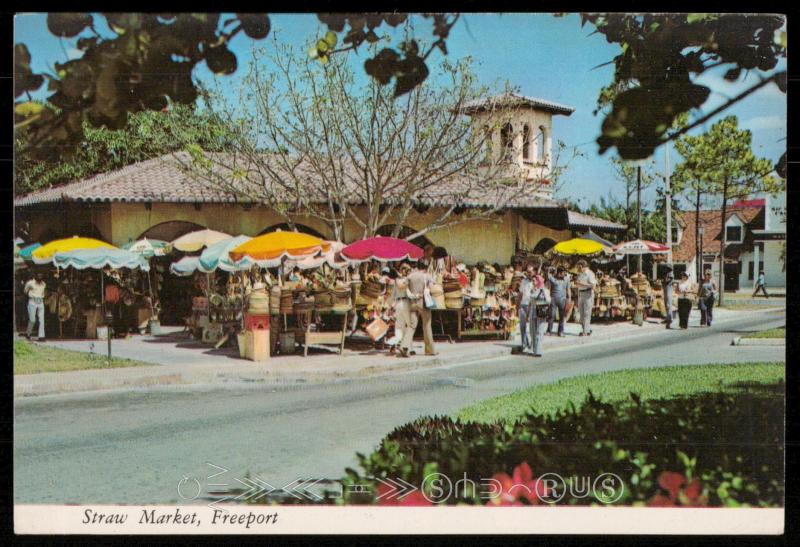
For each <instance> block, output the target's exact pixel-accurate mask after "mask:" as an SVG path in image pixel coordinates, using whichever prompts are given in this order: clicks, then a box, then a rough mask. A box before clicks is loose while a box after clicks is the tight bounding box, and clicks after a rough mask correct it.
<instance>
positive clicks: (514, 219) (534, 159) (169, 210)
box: [14, 94, 626, 263]
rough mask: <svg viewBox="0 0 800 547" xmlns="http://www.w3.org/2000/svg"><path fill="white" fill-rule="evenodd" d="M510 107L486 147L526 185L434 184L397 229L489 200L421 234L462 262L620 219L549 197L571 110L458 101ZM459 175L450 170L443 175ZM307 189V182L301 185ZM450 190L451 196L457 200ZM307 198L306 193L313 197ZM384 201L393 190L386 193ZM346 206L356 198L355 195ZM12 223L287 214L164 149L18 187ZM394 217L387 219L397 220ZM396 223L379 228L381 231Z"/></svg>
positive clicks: (212, 223) (270, 218) (47, 234)
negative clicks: (187, 166) (562, 121)
mask: <svg viewBox="0 0 800 547" xmlns="http://www.w3.org/2000/svg"><path fill="white" fill-rule="evenodd" d="M491 105H495V107H500V108H499V110H500V111H501V112H502V110H503V108H504V107H506V106H507V107H508V108H513V112H514V115H513V119H511V120H510V121H508V122H507V123H505V124H504V125H503V127H500V128H498V129H495V130H493V134H492V135H491V136H490V139H489V140H490V141H491V142H492V143H493V145H492V146H490V147H488V149H489V151H490V152H491V153H492V154H500V153H502V154H504V155H506V157H507V159H508V163H509V166H510V167H515V168H518V169H522V170H523V172H525V173H526V174H527V176H526V178H525V180H524V181H523V182H522V183H521V184H523V185H529V188H531V189H533V191H531V192H519V193H516V194H514V193H512V195H513V197H512V198H511V199H508V200H503V201H502V202H498V201H496V200H497V196H494V195H492V193H491V192H486V191H474V192H473V191H471V192H469V193H467V194H466V195H464V194H461V193H460V192H458V191H455V192H454V191H453V190H452V188H442V190H441V191H440V192H439V191H436V189H434V190H433V191H431V192H428V193H426V195H422V196H419V197H418V199H417V200H416V201H415V203H414V205H415V208H416V209H415V211H413V213H412V214H410V215H409V216H408V217H407V218H405V219H403V221H402V229H401V231H400V235H401V237H407V236H409V235H411V234H414V233H415V232H416V231H418V230H420V229H422V228H424V227H426V226H429V225H430V224H431V223H432V222H433V221H434V219H436V218H438V216H440V215H441V213H442V211H446V210H448V209H449V208H453V207H456V208H457V209H461V210H469V209H470V208H486V209H490V210H491V209H492V208H497V205H498V203H502V204H503V205H502V207H501V208H500V209H501V210H499V211H497V213H498V214H497V215H495V216H494V218H493V219H491V220H480V219H477V220H475V219H468V220H466V219H465V221H464V222H462V223H459V224H456V225H455V226H451V227H444V228H439V229H436V230H431V231H430V232H428V233H427V234H425V241H426V242H431V243H433V244H434V245H439V246H442V247H445V248H446V249H447V250H448V251H449V252H450V253H451V254H452V255H453V256H454V257H456V258H457V259H459V260H462V261H464V262H467V263H474V262H478V261H480V260H485V261H488V262H499V263H508V261H509V260H510V258H511V257H512V256H513V255H514V254H515V253H516V252H517V251H520V250H525V251H533V252H543V251H545V250H547V249H549V248H550V247H551V246H552V245H553V244H555V243H556V242H557V241H561V240H564V239H569V238H570V237H572V236H573V235H574V234H577V233H583V232H585V231H587V230H593V231H595V232H597V233H601V234H605V235H607V236H612V235H615V234H619V233H621V232H623V231H624V230H625V229H626V227H625V226H623V225H621V224H618V223H615V222H610V221H607V220H603V219H599V218H595V217H592V216H589V215H584V214H580V213H576V212H575V211H570V210H569V208H568V207H567V206H566V205H564V204H563V203H561V202H559V201H557V200H555V199H553V189H552V186H551V184H550V181H549V178H548V177H549V174H550V169H551V166H552V165H551V162H552V157H551V151H550V147H551V143H552V137H551V128H552V117H553V116H554V115H564V116H569V115H570V114H571V113H572V111H573V109H572V108H570V107H566V106H563V105H558V104H556V103H552V102H550V101H545V100H542V99H536V98H532V97H524V96H521V95H512V94H505V95H500V96H497V97H492V98H489V99H486V100H485V101H476V102H474V103H470V104H468V105H466V108H465V109H464V113H465V114H466V115H469V116H471V117H472V119H473V123H474V124H475V126H476V127H477V128H483V127H489V126H491V125H492V124H493V121H494V119H493V116H494V115H497V114H496V113H497V111H498V109H497V108H495V110H491V109H490V108H489V106H491ZM447 184H448V185H449V186H450V187H452V186H453V185H455V186H457V185H458V184H459V178H458V177H457V176H456V177H454V179H453V180H452V181H448V183H447ZM309 192H311V190H309ZM453 196H460V197H458V198H457V199H458V201H457V202H454V201H453V200H454V199H456V198H454V197H453ZM312 198H313V196H312ZM386 199H387V200H388V201H390V200H391V199H392V196H387V198H386ZM351 205H352V206H353V207H361V206H363V204H360V203H358V202H353V203H352V204H351ZM14 214H15V221H16V226H17V227H20V226H27V232H28V233H27V234H26V236H27V239H28V240H30V241H41V242H45V241H49V240H51V239H55V238H57V237H65V236H70V235H74V234H80V235H87V236H94V237H98V238H100V239H103V240H105V241H109V242H111V243H113V244H115V245H122V244H124V243H126V242H128V241H130V240H134V239H138V238H141V237H148V238H151V239H164V240H172V239H174V238H176V237H178V236H180V235H182V234H184V233H186V232H189V231H192V230H195V229H199V228H212V229H215V230H219V231H222V232H226V233H229V234H232V235H238V234H246V235H251V236H254V235H258V234H261V233H265V232H268V231H271V230H274V229H276V228H284V229H285V218H283V217H282V216H281V215H279V214H278V213H277V212H276V211H275V210H274V209H272V208H270V207H269V206H267V205H264V204H260V203H257V202H245V201H242V199H240V198H238V197H237V196H235V195H231V194H230V193H226V192H224V191H221V190H220V189H218V188H210V187H208V186H207V185H204V184H203V183H201V182H200V181H198V180H194V179H193V178H192V177H191V176H189V175H187V174H186V173H185V172H184V171H182V170H180V169H179V168H178V167H177V166H176V165H175V162H174V161H172V158H171V156H164V157H162V158H154V159H151V160H147V161H143V162H139V163H135V164H133V165H129V166H126V167H123V168H121V169H118V170H116V171H112V172H109V173H103V174H100V175H96V176H94V177H90V178H88V179H85V180H81V181H75V182H72V183H69V184H66V185H64V186H60V187H57V188H50V189H46V190H41V191H37V192H33V193H31V194H27V195H24V196H17V197H16V199H15V201H14ZM291 216H292V220H293V221H294V222H295V224H296V225H297V226H298V228H299V229H300V230H301V231H305V232H307V233H310V234H313V235H317V236H320V237H323V238H326V239H331V238H332V237H333V234H332V233H331V232H330V230H329V228H328V227H327V225H326V224H325V223H324V222H322V220H321V219H320V218H318V217H316V216H315V215H313V214H309V213H308V212H298V213H297V214H292V215H291ZM398 221H399V219H392V220H391V222H398ZM394 226H395V224H391V223H389V224H386V225H384V226H381V227H380V229H379V230H378V233H379V234H382V235H388V234H389V233H391V231H392V228H393V227H394ZM344 231H345V235H344V239H345V241H346V242H350V241H353V240H355V239H358V238H359V237H360V234H361V230H360V229H359V227H358V226H356V225H354V224H352V223H351V224H347V225H345V230H344Z"/></svg>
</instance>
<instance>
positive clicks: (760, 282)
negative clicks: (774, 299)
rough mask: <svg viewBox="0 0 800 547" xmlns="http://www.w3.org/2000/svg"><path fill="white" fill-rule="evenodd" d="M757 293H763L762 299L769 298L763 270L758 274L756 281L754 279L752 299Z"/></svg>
mask: <svg viewBox="0 0 800 547" xmlns="http://www.w3.org/2000/svg"><path fill="white" fill-rule="evenodd" d="M758 291H761V292H762V293H764V298H769V295H768V294H767V282H766V278H765V277H764V270H761V271H760V272H758V279H756V285H755V290H754V291H753V297H754V298H755V296H756V295H757V294H758Z"/></svg>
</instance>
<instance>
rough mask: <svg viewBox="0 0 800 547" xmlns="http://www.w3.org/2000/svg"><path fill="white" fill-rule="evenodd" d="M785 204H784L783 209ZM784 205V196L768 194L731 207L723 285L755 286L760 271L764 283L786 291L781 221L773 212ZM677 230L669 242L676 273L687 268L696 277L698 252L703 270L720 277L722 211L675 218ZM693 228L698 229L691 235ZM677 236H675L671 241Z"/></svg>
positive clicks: (731, 286) (782, 224)
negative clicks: (671, 246) (766, 280)
mask: <svg viewBox="0 0 800 547" xmlns="http://www.w3.org/2000/svg"><path fill="white" fill-rule="evenodd" d="M782 204H783V205H782ZM782 207H785V194H781V195H778V196H767V197H764V198H758V199H753V200H746V201H739V202H735V203H733V204H731V205H730V206H729V208H728V210H727V211H726V218H725V224H724V226H725V230H726V232H727V237H726V246H725V277H726V279H725V287H726V290H739V289H743V288H748V287H751V286H752V285H753V281H754V280H755V278H757V277H758V272H759V271H761V270H764V272H765V275H767V278H768V284H771V285H772V286H775V287H784V286H785V283H786V274H785V271H784V265H783V263H782V261H781V260H780V254H781V247H782V245H783V242H784V241H785V239H786V225H785V219H783V218H781V213H776V212H775V211H774V209H780V208H782ZM678 220H679V222H678V224H679V226H678V227H677V229H676V230H675V232H676V233H675V235H674V236H673V239H674V240H675V241H676V244H675V247H674V249H673V262H674V263H675V265H676V271H680V270H681V269H685V270H686V271H687V272H688V273H689V274H690V276H691V277H692V278H695V277H696V275H697V274H696V271H697V264H698V262H697V257H698V256H699V254H700V253H701V252H702V255H703V271H706V270H711V271H712V273H713V274H714V276H715V277H714V278H715V279H717V276H718V274H719V252H720V248H721V243H722V230H723V223H722V211H720V210H719V209H716V210H701V211H700V214H699V216H698V215H697V213H696V212H695V211H685V212H682V213H680V214H679V217H678ZM696 228H699V229H700V232H701V233H700V235H699V237H697V238H696V237H695V230H696ZM675 236H677V238H676V237H675Z"/></svg>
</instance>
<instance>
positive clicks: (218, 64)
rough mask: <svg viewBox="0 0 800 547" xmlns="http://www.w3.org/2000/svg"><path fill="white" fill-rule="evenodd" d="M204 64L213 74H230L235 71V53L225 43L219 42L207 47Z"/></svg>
mask: <svg viewBox="0 0 800 547" xmlns="http://www.w3.org/2000/svg"><path fill="white" fill-rule="evenodd" d="M206 64H207V65H208V68H209V70H211V72H213V73H215V74H225V75H230V74H233V73H234V72H236V64H237V61H236V55H234V54H233V52H232V51H231V50H229V49H228V47H227V46H226V45H225V44H220V45H218V46H215V47H210V48H209V49H208V52H207V53H206Z"/></svg>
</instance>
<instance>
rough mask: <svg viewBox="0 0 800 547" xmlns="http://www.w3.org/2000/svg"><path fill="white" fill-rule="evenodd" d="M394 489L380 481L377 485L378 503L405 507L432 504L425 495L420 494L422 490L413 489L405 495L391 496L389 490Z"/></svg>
mask: <svg viewBox="0 0 800 547" xmlns="http://www.w3.org/2000/svg"><path fill="white" fill-rule="evenodd" d="M393 491H395V489H394V488H392V487H391V486H389V485H388V484H385V483H381V484H380V486H378V494H377V498H378V505H385V506H393V507H397V506H406V507H419V506H425V505H432V504H431V502H430V501H428V500H427V499H425V496H423V495H422V492H420V491H419V490H414V491H413V492H411V493H410V494H406V495H405V496H391V494H390V492H393Z"/></svg>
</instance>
